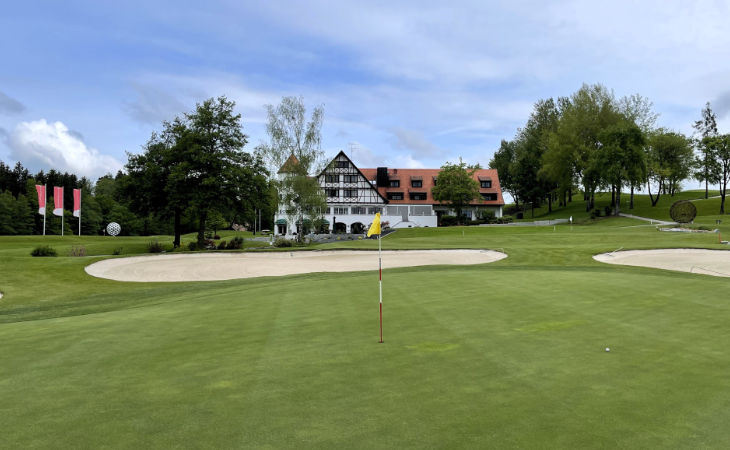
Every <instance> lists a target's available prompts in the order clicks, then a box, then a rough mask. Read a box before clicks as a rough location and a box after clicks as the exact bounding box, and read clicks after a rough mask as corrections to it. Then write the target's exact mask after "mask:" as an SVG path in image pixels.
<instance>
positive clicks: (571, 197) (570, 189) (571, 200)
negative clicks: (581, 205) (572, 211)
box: [568, 187, 573, 203]
mask: <svg viewBox="0 0 730 450" xmlns="http://www.w3.org/2000/svg"><path fill="white" fill-rule="evenodd" d="M568 203H573V188H572V187H571V188H568Z"/></svg>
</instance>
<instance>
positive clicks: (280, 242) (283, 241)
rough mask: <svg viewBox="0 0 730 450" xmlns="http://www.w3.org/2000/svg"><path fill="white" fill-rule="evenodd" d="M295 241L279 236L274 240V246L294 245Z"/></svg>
mask: <svg viewBox="0 0 730 450" xmlns="http://www.w3.org/2000/svg"><path fill="white" fill-rule="evenodd" d="M293 245H294V243H293V242H292V241H290V240H289V239H284V238H277V239H276V240H275V241H274V247H292V246H293Z"/></svg>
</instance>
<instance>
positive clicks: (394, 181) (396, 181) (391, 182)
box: [389, 180, 400, 187]
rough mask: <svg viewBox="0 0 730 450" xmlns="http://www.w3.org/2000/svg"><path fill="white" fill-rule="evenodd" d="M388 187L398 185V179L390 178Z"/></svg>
mask: <svg viewBox="0 0 730 450" xmlns="http://www.w3.org/2000/svg"><path fill="white" fill-rule="evenodd" d="M389 186H390V187H400V180H390V185H389Z"/></svg>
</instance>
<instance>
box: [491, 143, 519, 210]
mask: <svg viewBox="0 0 730 450" xmlns="http://www.w3.org/2000/svg"><path fill="white" fill-rule="evenodd" d="M514 163H515V143H514V141H506V140H504V139H502V142H501V143H500V145H499V150H497V151H496V152H494V157H492V160H491V161H489V168H490V169H495V170H496V171H497V174H498V175H499V184H500V186H501V187H502V190H503V191H505V192H508V193H509V194H510V195H511V196H512V198H513V199H514V201H515V205H519V197H517V190H516V188H517V186H516V184H515V180H514V176H513V174H512V170H513V164H514Z"/></svg>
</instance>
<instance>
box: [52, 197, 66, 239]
mask: <svg viewBox="0 0 730 450" xmlns="http://www.w3.org/2000/svg"><path fill="white" fill-rule="evenodd" d="M54 206H55V205H54ZM63 219H64V217H63V208H61V236H63Z"/></svg>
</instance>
